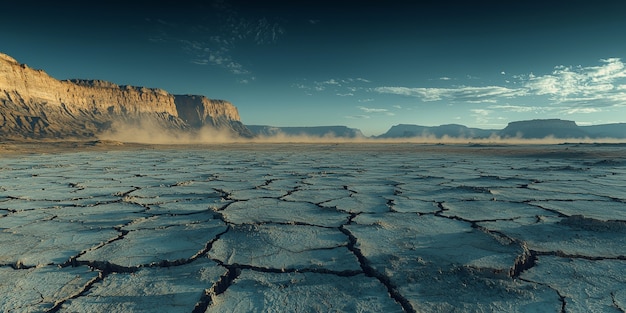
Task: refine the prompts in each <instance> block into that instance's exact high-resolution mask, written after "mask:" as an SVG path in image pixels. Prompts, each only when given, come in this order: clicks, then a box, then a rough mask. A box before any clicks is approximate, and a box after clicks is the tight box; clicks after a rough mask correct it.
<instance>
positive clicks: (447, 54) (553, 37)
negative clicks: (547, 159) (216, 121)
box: [0, 0, 626, 135]
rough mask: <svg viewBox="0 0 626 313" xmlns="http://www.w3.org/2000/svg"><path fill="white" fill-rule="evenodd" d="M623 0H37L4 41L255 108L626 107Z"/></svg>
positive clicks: (416, 112)
mask: <svg viewBox="0 0 626 313" xmlns="http://www.w3.org/2000/svg"><path fill="white" fill-rule="evenodd" d="M625 34H626V2H624V1H604V0H598V1H577V0H572V1H548V0H544V1H534V0H531V1H517V2H516V1H464V2H456V1H426V2H424V1H420V3H410V2H409V1H394V0H390V1H384V2H368V1H293V2H291V3H288V4H285V3H283V2H282V1H257V2H251V1H241V0H240V1H237V0H213V1H202V2H198V1H196V2H194V1H176V2H170V3H169V4H168V3H166V4H156V3H154V2H145V3H139V2H119V3H117V2H115V1H113V2H111V1H109V2H102V3H86V2H84V1H82V2H81V1H60V2H52V1H50V2H49V3H47V4H39V3H36V2H34V1H32V2H31V1H28V0H26V1H21V2H19V3H17V2H16V3H13V4H7V5H3V10H2V11H0V52H3V53H6V54H9V55H11V56H12V57H14V58H16V59H17V60H18V61H20V62H22V63H26V64H28V65H30V66H31V67H34V68H40V69H44V70H45V71H46V72H47V73H48V74H50V75H51V76H53V77H55V78H58V79H67V78H86V79H91V78H94V79H103V80H108V81H112V82H114V83H117V84H121V85H124V84H129V85H139V86H146V87H154V88H162V89H165V90H167V91H169V92H170V93H174V94H202V95H206V96H207V97H209V98H218V99H226V100H229V101H231V102H233V103H234V104H235V105H236V106H237V107H238V108H239V111H240V114H241V117H242V121H243V122H244V123H245V124H263V125H274V126H319V125H346V126H349V127H355V128H359V129H361V130H362V131H363V132H364V133H365V134H366V135H377V134H380V133H383V132H385V131H386V130H388V129H389V128H390V127H391V126H392V125H396V124H401V123H403V124H419V125H427V126H434V125H440V124H449V123H457V124H464V125H467V126H471V127H481V128H503V127H504V126H506V124H507V123H508V122H510V121H516V120H524V119H533V118H562V119H568V120H575V121H576V122H577V123H579V124H580V125H590V124H604V123H614V122H626V65H625V63H624V62H626V38H625V37H626V35H625Z"/></svg>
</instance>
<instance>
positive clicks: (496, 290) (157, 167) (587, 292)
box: [0, 141, 626, 312]
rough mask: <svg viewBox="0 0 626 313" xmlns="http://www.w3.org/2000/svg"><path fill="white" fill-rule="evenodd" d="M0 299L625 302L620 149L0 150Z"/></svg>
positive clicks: (45, 303) (389, 308)
mask: <svg viewBox="0 0 626 313" xmlns="http://www.w3.org/2000/svg"><path fill="white" fill-rule="evenodd" d="M0 149H1V150H0V151H1V152H0V173H1V175H0V190H1V193H0V291H1V292H2V294H3V296H2V297H1V298H0V299H1V300H0V309H1V310H2V311H5V312H41V311H48V312H88V311H91V312H95V311H99V312H102V311H108V312H150V311H154V310H160V311H167V312H235V311H237V312H268V311H277V310H280V311H298V310H300V311H307V312H309V311H313V312H317V311H319V312H328V311H349V312H382V311H385V312H444V311H446V312H450V311H472V312H475V311H482V312H588V311H597V312H623V311H624V310H625V309H626V292H624V290H626V289H625V288H624V287H625V286H626V279H625V278H624V275H623V273H624V271H625V270H626V250H625V248H624V242H625V239H626V194H625V193H624V190H625V187H626V185H625V183H624V182H625V181H626V157H625V156H626V146H624V145H620V144H561V145H504V144H502V145H467V144H466V145H425V144H253V143H241V144H223V145H195V146H184V145H171V146H163V145H161V146H156V145H140V144H122V143H119V142H112V141H75V142H69V141H65V142H34V141H33V142H4V143H3V144H2V145H0Z"/></svg>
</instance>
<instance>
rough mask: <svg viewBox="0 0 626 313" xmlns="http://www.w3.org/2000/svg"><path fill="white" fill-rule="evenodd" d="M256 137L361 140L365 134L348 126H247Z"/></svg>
mask: <svg viewBox="0 0 626 313" xmlns="http://www.w3.org/2000/svg"><path fill="white" fill-rule="evenodd" d="M246 127H248V129H250V130H251V131H252V132H253V133H254V134H255V135H260V136H276V135H286V136H310V137H324V136H332V137H341V138H360V137H364V135H363V133H362V132H361V131H360V130H359V129H356V128H348V127H346V126H313V127H275V126H265V125H246Z"/></svg>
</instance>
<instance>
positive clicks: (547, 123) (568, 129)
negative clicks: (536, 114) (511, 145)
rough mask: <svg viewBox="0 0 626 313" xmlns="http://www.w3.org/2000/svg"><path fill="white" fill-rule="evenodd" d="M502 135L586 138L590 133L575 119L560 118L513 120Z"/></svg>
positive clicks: (530, 137) (506, 136) (501, 132)
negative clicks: (577, 123) (579, 125)
mask: <svg viewBox="0 0 626 313" xmlns="http://www.w3.org/2000/svg"><path fill="white" fill-rule="evenodd" d="M499 135H500V136H501V137H505V138H509V137H519V138H527V139H534V138H545V137H548V136H552V137H555V138H585V137H589V134H588V133H586V132H585V131H584V130H582V129H581V128H580V127H578V125H576V123H575V122H574V121H566V120H560V119H538V120H530V121H518V122H511V123H509V125H507V126H506V128H504V129H503V130H501V131H500V132H499Z"/></svg>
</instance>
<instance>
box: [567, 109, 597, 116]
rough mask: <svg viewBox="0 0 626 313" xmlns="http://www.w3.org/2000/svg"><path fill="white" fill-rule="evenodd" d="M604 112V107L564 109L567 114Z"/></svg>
mask: <svg viewBox="0 0 626 313" xmlns="http://www.w3.org/2000/svg"><path fill="white" fill-rule="evenodd" d="M598 112H602V109H599V108H571V109H568V110H565V111H563V113H565V114H568V115H569V114H589V113H598Z"/></svg>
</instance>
